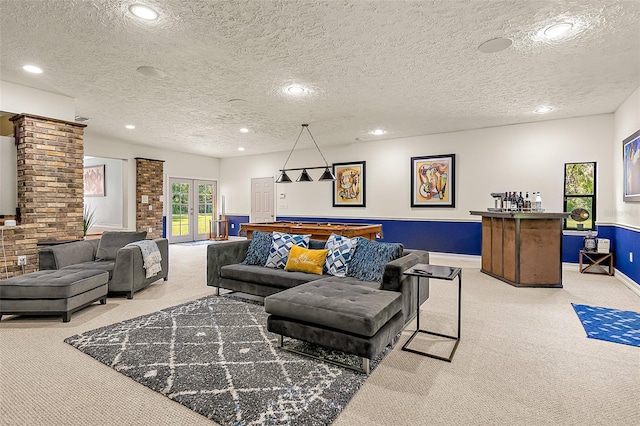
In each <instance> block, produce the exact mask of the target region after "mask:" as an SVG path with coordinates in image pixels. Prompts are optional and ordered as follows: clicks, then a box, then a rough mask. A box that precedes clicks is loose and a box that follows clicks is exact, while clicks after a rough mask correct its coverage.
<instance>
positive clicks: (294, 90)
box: [287, 84, 306, 95]
mask: <svg viewBox="0 0 640 426" xmlns="http://www.w3.org/2000/svg"><path fill="white" fill-rule="evenodd" d="M305 91H306V90H305V88H304V87H302V86H298V85H297V84H294V85H291V86H289V87H287V93H289V94H290V95H302V94H303V93H304V92H305Z"/></svg>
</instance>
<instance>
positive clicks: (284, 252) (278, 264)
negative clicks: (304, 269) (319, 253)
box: [264, 232, 311, 269]
mask: <svg viewBox="0 0 640 426" xmlns="http://www.w3.org/2000/svg"><path fill="white" fill-rule="evenodd" d="M310 239H311V234H306V235H289V234H285V233H283V232H274V233H273V238H272V241H271V248H270V249H269V256H268V257H267V263H265V265H264V266H266V267H268V268H279V269H284V267H285V265H286V264H287V260H288V259H289V252H290V251H291V246H292V245H294V244H295V245H297V246H300V247H302V248H309V240H310Z"/></svg>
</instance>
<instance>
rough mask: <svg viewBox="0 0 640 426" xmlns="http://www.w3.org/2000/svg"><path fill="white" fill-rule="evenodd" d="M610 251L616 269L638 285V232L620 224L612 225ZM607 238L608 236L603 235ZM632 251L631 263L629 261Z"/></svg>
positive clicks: (639, 249)
mask: <svg viewBox="0 0 640 426" xmlns="http://www.w3.org/2000/svg"><path fill="white" fill-rule="evenodd" d="M612 228H615V229H614V230H613V235H614V236H613V237H612V238H611V251H613V252H614V262H615V265H616V269H617V270H618V271H620V272H622V273H623V274H625V275H626V276H627V277H629V278H631V279H632V280H633V281H634V282H635V283H636V284H638V285H639V286H640V232H639V231H632V230H631V229H627V228H622V227H620V226H616V227H612ZM604 238H609V237H604ZM629 252H632V253H633V263H631V262H629Z"/></svg>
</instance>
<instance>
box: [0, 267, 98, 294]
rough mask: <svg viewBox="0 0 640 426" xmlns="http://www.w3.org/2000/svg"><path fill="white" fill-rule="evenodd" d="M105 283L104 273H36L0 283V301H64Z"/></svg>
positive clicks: (57, 271)
mask: <svg viewBox="0 0 640 426" xmlns="http://www.w3.org/2000/svg"><path fill="white" fill-rule="evenodd" d="M105 283H106V280H105V274H104V272H100V271H95V270H91V271H82V270H77V271H69V270H62V269H55V270H45V271H36V272H31V273H29V274H26V275H20V276H17V277H12V278H9V279H7V280H3V281H0V300H6V299H68V298H70V297H72V296H75V295H78V294H81V293H84V292H87V291H89V290H92V289H94V288H97V287H100V286H104V285H105ZM105 292H106V291H105Z"/></svg>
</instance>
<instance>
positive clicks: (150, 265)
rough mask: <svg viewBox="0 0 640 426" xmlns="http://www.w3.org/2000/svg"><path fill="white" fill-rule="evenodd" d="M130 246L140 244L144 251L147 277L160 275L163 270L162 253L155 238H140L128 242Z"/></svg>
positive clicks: (141, 249) (143, 256) (143, 258)
mask: <svg viewBox="0 0 640 426" xmlns="http://www.w3.org/2000/svg"><path fill="white" fill-rule="evenodd" d="M127 245H128V246H138V247H140V251H141V252H142V260H143V261H144V265H143V266H144V269H145V271H146V273H147V275H146V277H147V278H151V277H153V276H155V275H158V273H159V272H161V271H162V264H161V262H162V255H161V254H160V250H159V249H158V245H157V244H156V242H155V241H153V240H140V241H135V242H133V243H129V244H127Z"/></svg>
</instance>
